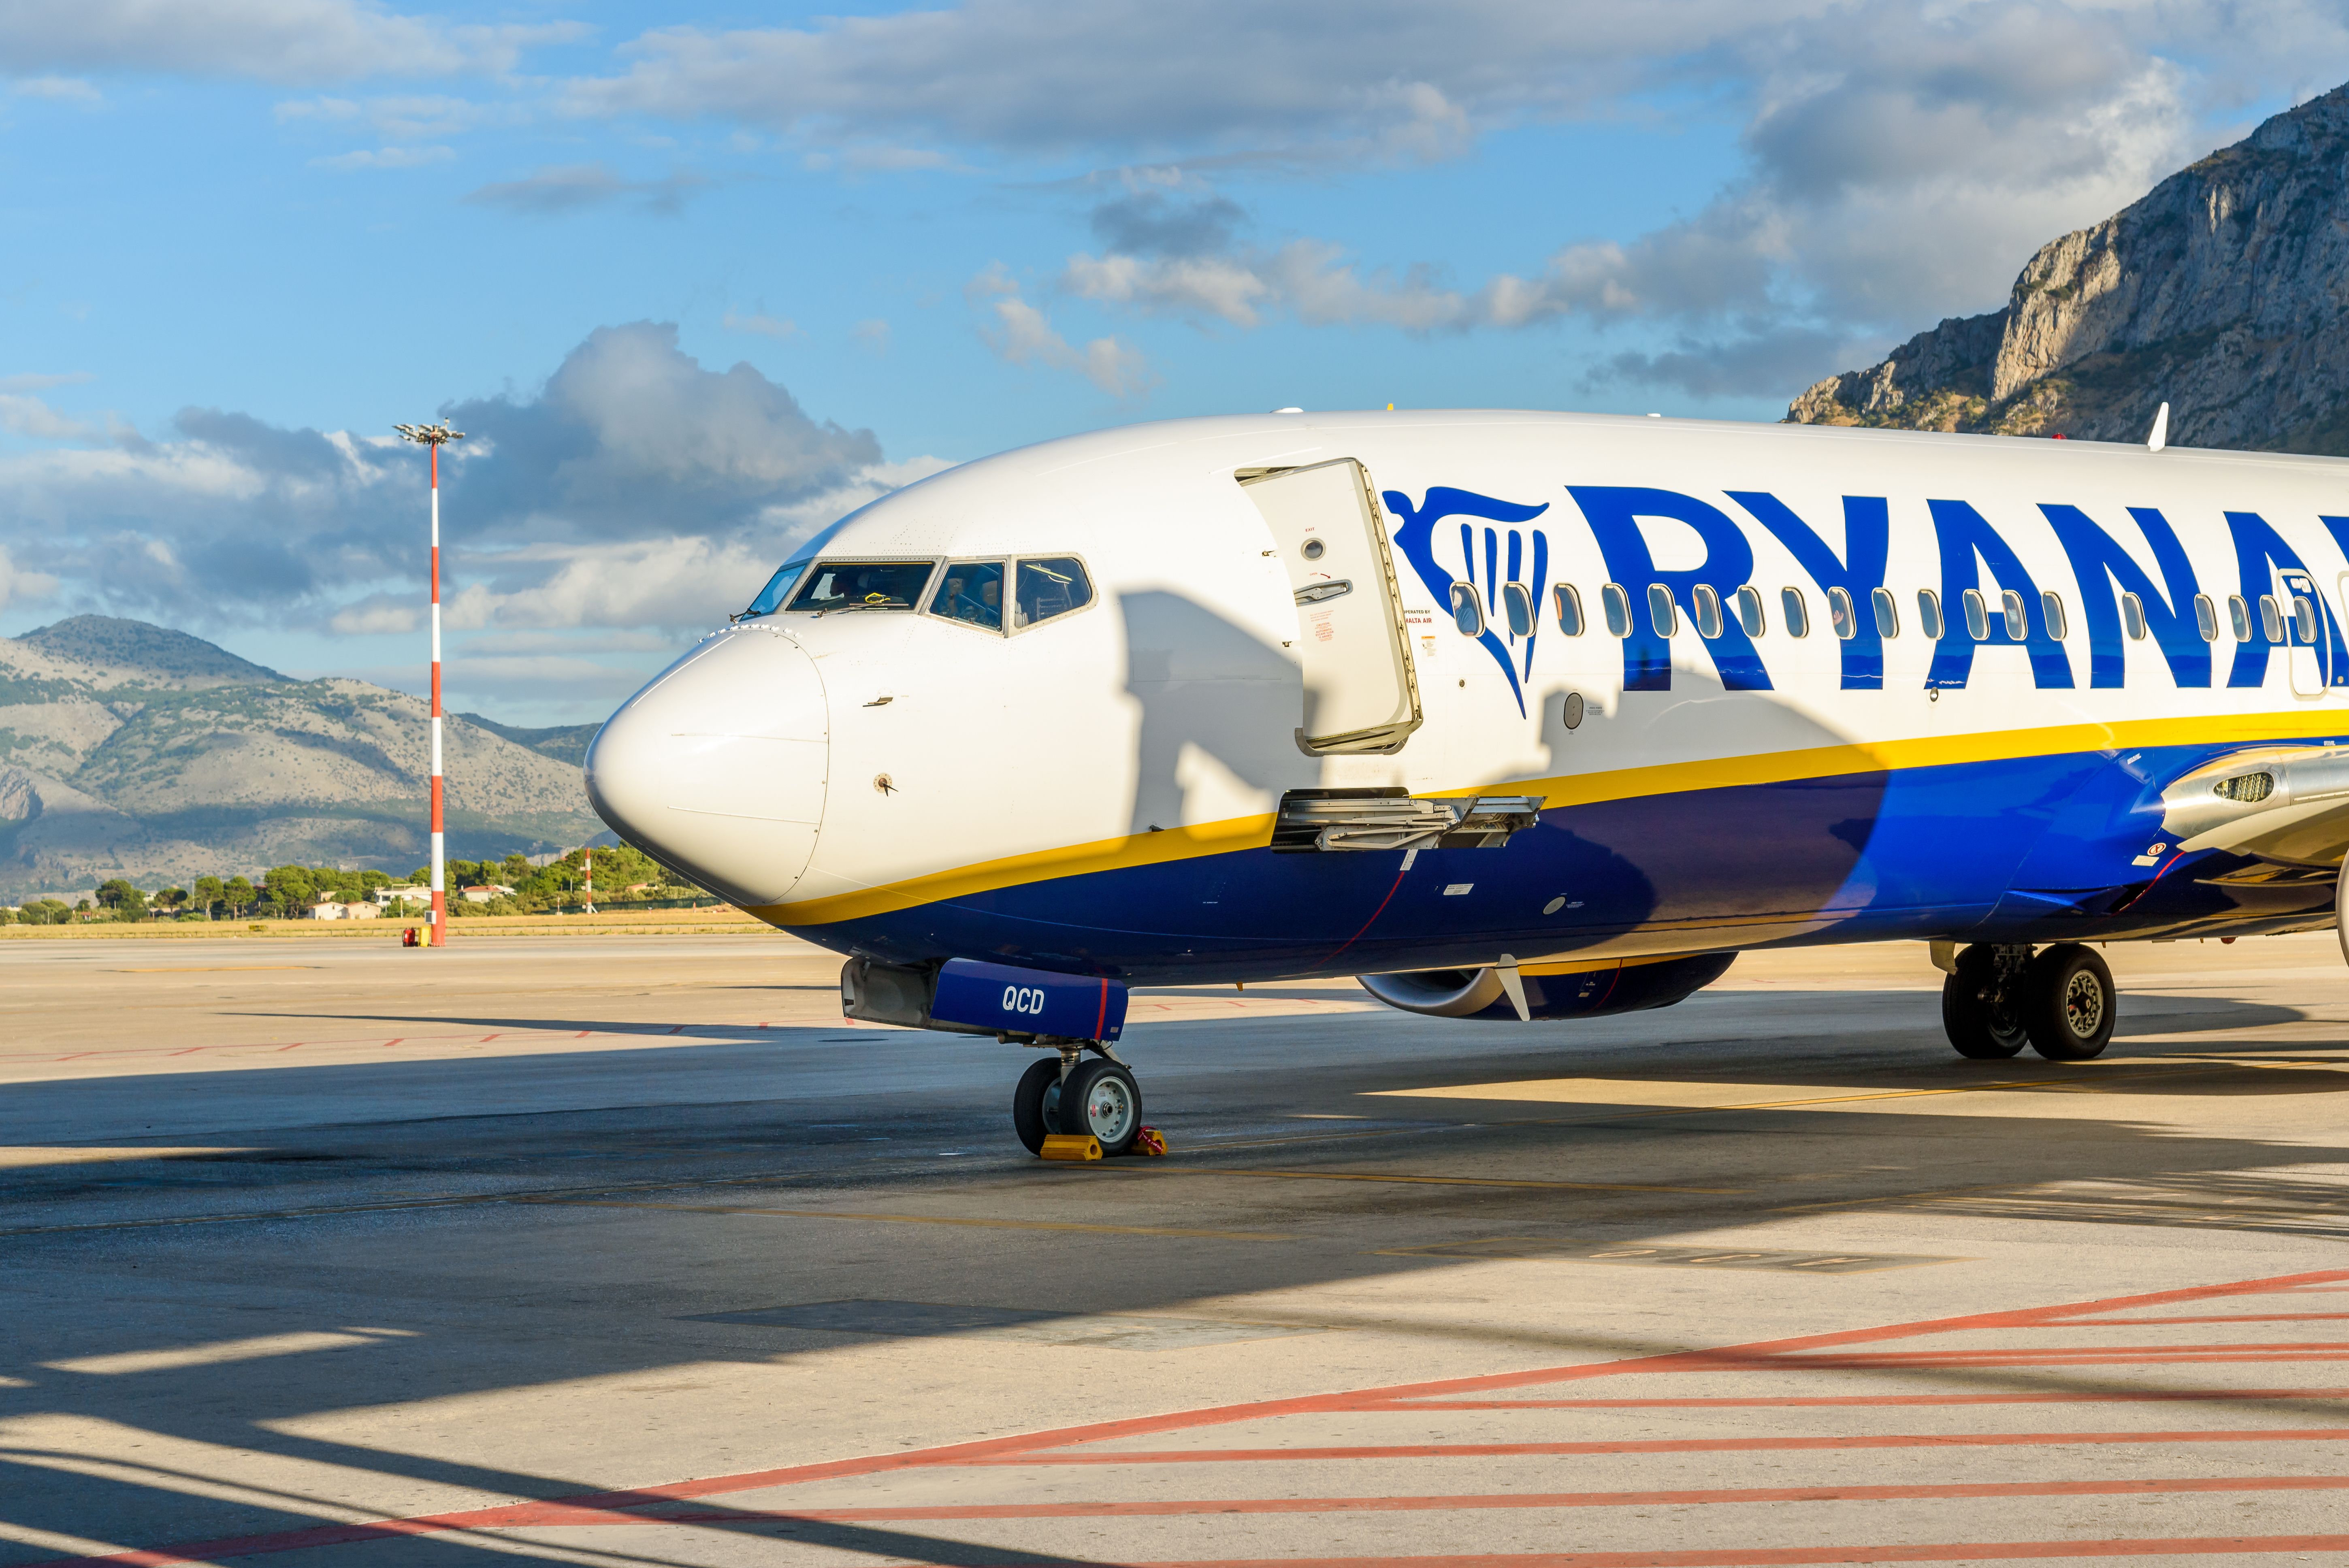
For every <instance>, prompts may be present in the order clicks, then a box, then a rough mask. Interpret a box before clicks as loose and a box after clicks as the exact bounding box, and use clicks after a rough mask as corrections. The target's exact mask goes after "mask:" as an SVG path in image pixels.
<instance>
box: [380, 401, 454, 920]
mask: <svg viewBox="0 0 2349 1568" xmlns="http://www.w3.org/2000/svg"><path fill="white" fill-rule="evenodd" d="M392 428H393V429H395V430H397V431H398V432H399V433H400V435H401V436H402V437H403V438H406V439H408V440H410V441H414V442H415V443H416V444H417V445H419V446H420V447H426V448H429V449H430V450H431V453H432V945H433V946H435V947H446V946H447V945H448V944H449V892H448V883H447V881H446V876H445V872H444V867H445V866H446V864H447V860H446V855H445V850H446V846H447V843H448V840H447V838H446V836H445V833H444V830H443V822H442V820H441V811H440V449H441V448H442V447H444V446H446V445H447V444H448V443H450V441H461V440H463V439H464V438H465V432H464V431H462V430H452V429H450V428H449V421H448V420H446V419H441V420H439V421H436V422H435V423H433V424H429V425H394V426H393V427H392Z"/></svg>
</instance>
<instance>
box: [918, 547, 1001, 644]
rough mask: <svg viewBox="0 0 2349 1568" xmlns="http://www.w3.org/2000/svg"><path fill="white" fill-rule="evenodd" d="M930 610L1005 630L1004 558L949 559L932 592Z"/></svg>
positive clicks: (996, 629)
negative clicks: (934, 591)
mask: <svg viewBox="0 0 2349 1568" xmlns="http://www.w3.org/2000/svg"><path fill="white" fill-rule="evenodd" d="M930 614H933V615H936V616H939V617H941V618H942V619H945V620H948V621H959V622H961V623H962V624H964V625H966V626H978V627H980V628H981V629H983V630H986V631H989V632H999V631H1001V630H1003V562H1000V561H949V562H947V569H946V572H945V573H944V575H942V576H941V577H940V578H939V579H938V591H937V592H936V593H933V594H931V595H930Z"/></svg>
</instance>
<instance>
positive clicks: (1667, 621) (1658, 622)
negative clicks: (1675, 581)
mask: <svg viewBox="0 0 2349 1568" xmlns="http://www.w3.org/2000/svg"><path fill="white" fill-rule="evenodd" d="M1648 624H1649V625H1651V626H1653V627H1654V628H1655V629H1656V635H1658V636H1660V637H1676V636H1678V635H1680V631H1681V612H1680V606H1679V605H1677V604H1675V603H1672V591H1671V589H1669V588H1667V587H1665V586H1664V585H1663V584H1662V583H1649V584H1648Z"/></svg>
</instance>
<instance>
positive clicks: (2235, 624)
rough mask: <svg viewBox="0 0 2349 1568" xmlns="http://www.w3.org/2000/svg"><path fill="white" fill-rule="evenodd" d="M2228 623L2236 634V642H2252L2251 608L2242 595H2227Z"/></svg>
mask: <svg viewBox="0 0 2349 1568" xmlns="http://www.w3.org/2000/svg"><path fill="white" fill-rule="evenodd" d="M2227 621H2228V624H2229V625H2230V628H2231V629H2232V630H2233V632H2234V634H2235V641H2237V642H2239V643H2248V642H2250V641H2251V606H2250V605H2249V604H2246V603H2243V596H2242V595H2241V594H2240V593H2230V594H2228V595H2227Z"/></svg>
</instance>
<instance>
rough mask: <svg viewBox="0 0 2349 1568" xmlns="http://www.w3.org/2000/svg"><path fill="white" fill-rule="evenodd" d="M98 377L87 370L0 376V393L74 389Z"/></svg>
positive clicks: (34, 372) (33, 372) (32, 372)
mask: <svg viewBox="0 0 2349 1568" xmlns="http://www.w3.org/2000/svg"><path fill="white" fill-rule="evenodd" d="M97 379H98V377H95V376H93V375H91V374H90V373H89V372H88V371H87V370H67V371H64V372H62V373H54V374H47V375H45V374H42V373H40V372H37V371H26V372H24V373H21V374H19V375H16V376H0V392H46V391H47V390H48V389H49V388H50V387H76V386H79V385H80V384H81V383H83V382H85V381H95V380H97Z"/></svg>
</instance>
